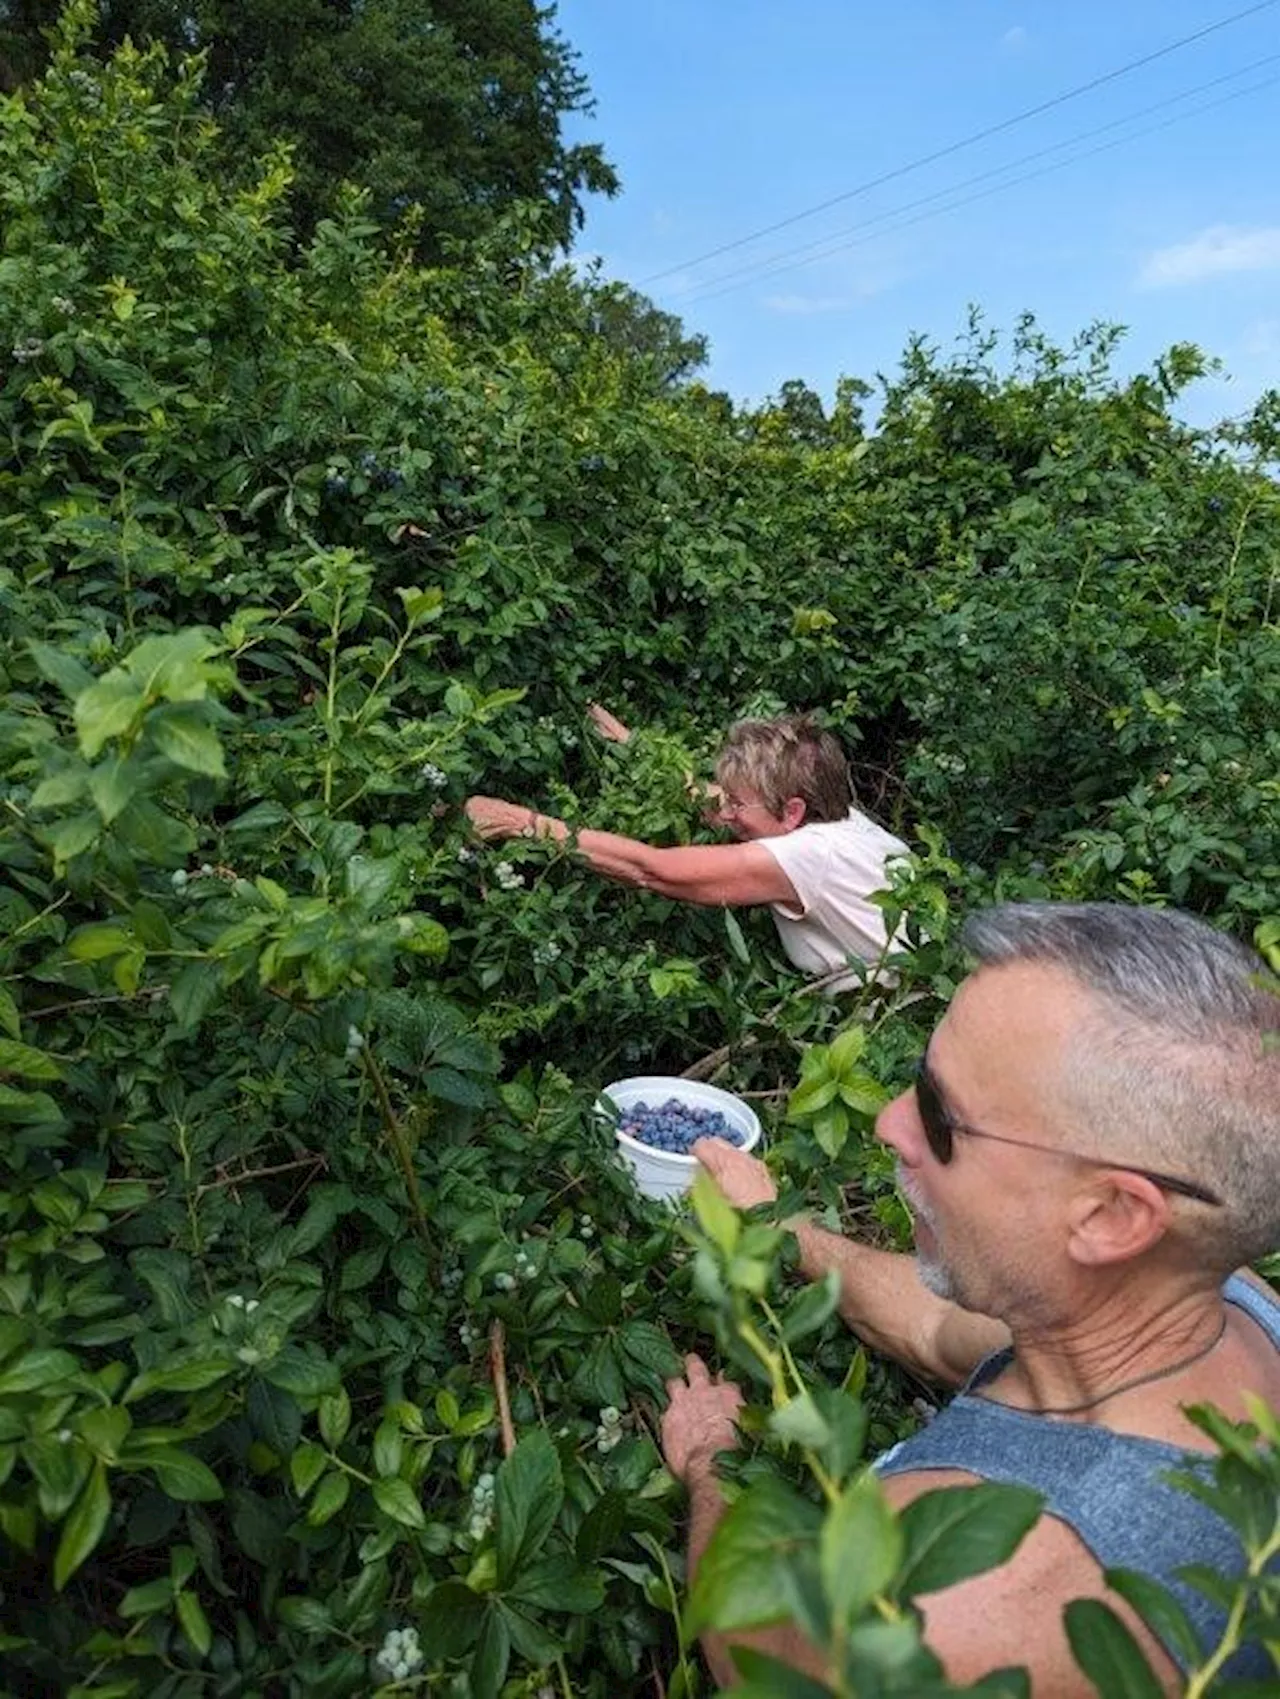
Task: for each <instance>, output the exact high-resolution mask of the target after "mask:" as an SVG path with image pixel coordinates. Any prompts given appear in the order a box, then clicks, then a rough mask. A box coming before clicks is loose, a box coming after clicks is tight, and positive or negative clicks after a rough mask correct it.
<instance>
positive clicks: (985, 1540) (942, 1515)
mask: <svg viewBox="0 0 1280 1699" xmlns="http://www.w3.org/2000/svg"><path fill="white" fill-rule="evenodd" d="M1043 1503H1044V1500H1043V1498H1042V1497H1041V1495H1040V1494H1039V1493H1036V1492H1032V1491H1031V1490H1030V1488H1028V1487H1006V1486H997V1485H995V1484H994V1483H992V1482H981V1483H979V1484H978V1485H977V1486H972V1487H938V1488H936V1489H935V1490H934V1491H933V1492H927V1493H921V1495H920V1497H919V1498H916V1499H913V1500H912V1501H911V1503H910V1504H908V1505H905V1506H904V1507H903V1510H902V1513H901V1523H902V1531H903V1533H904V1535H905V1536H906V1554H905V1556H904V1558H903V1564H902V1569H901V1572H900V1573H899V1576H898V1584H897V1588H896V1589H895V1590H896V1593H897V1595H898V1597H899V1598H903V1599H913V1598H916V1597H917V1596H918V1595H920V1594H922V1593H936V1592H937V1591H938V1590H939V1589H940V1588H942V1587H950V1586H952V1585H954V1583H955V1582H957V1581H965V1580H967V1579H968V1578H969V1577H970V1576H971V1575H981V1574H982V1573H983V1572H984V1571H985V1570H988V1569H994V1568H995V1567H996V1566H997V1565H998V1564H1001V1563H1005V1562H1006V1561H1007V1560H1008V1559H1009V1558H1010V1557H1012V1556H1013V1554H1014V1552H1015V1551H1016V1550H1017V1549H1018V1546H1019V1544H1020V1543H1021V1541H1022V1539H1023V1537H1024V1536H1025V1535H1026V1534H1027V1533H1028V1532H1029V1531H1030V1530H1031V1529H1032V1528H1033V1527H1034V1526H1035V1524H1036V1522H1037V1520H1038V1519H1039V1516H1040V1509H1041V1506H1042V1505H1043Z"/></svg>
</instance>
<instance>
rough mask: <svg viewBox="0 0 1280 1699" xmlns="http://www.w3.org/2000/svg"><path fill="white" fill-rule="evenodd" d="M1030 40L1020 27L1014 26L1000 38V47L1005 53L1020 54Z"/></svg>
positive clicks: (1018, 25) (1019, 25)
mask: <svg viewBox="0 0 1280 1699" xmlns="http://www.w3.org/2000/svg"><path fill="white" fill-rule="evenodd" d="M1030 40H1031V37H1030V36H1029V35H1028V34H1027V32H1026V30H1025V29H1023V27H1022V25H1021V24H1015V25H1014V26H1013V28H1012V29H1007V30H1006V31H1005V32H1004V34H1003V35H1002V36H1001V37H1000V46H1001V47H1002V48H1003V49H1004V51H1005V52H1006V53H1021V52H1022V50H1023V48H1024V47H1026V45H1027V43H1028V42H1029V41H1030Z"/></svg>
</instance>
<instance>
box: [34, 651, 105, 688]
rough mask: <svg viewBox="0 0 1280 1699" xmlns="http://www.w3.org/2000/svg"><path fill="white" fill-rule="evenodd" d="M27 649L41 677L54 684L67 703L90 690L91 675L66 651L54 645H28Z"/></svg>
mask: <svg viewBox="0 0 1280 1699" xmlns="http://www.w3.org/2000/svg"><path fill="white" fill-rule="evenodd" d="M27 648H28V650H29V652H30V654H31V658H32V660H33V661H34V662H35V664H36V665H37V667H39V669H40V673H41V676H42V677H44V678H47V679H48V681H49V683H50V684H56V685H57V687H58V689H59V690H60V691H61V692H62V693H63V695H64V696H65V697H66V698H67V700H68V701H71V702H74V701H75V699H76V697H77V696H79V695H80V693H81V692H82V691H85V690H90V689H92V687H93V684H94V677H93V674H92V673H91V672H89V670H88V669H87V668H86V667H82V666H81V665H80V662H79V661H77V660H76V658H75V656H74V655H72V654H70V653H69V652H68V651H67V650H66V649H60V648H59V647H58V646H57V645H56V644H54V643H28V644H27Z"/></svg>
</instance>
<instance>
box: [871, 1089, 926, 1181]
mask: <svg viewBox="0 0 1280 1699" xmlns="http://www.w3.org/2000/svg"><path fill="white" fill-rule="evenodd" d="M876 1137H877V1138H878V1139H880V1141H881V1142H882V1143H883V1144H887V1145H888V1146H889V1149H890V1150H893V1151H896V1152H897V1154H898V1155H899V1156H900V1157H901V1158H902V1160H903V1162H905V1163H906V1165H907V1166H908V1167H909V1168H914V1167H916V1166H917V1165H918V1164H919V1162H920V1159H921V1157H922V1156H923V1154H924V1149H925V1136H924V1128H923V1127H922V1126H921V1124H920V1116H919V1113H918V1111H917V1109H916V1094H915V1087H914V1086H908V1087H907V1089H906V1090H905V1091H902V1092H899V1093H898V1095H897V1097H895V1098H894V1099H893V1101H892V1102H891V1103H886V1104H885V1106H884V1108H883V1109H882V1110H881V1111H880V1113H879V1114H878V1115H877V1116H876Z"/></svg>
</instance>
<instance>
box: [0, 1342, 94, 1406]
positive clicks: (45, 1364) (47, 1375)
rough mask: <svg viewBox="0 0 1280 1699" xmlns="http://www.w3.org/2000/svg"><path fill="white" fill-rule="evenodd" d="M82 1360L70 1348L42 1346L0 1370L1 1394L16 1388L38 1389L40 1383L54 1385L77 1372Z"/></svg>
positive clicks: (40, 1385) (42, 1385) (43, 1385)
mask: <svg viewBox="0 0 1280 1699" xmlns="http://www.w3.org/2000/svg"><path fill="white" fill-rule="evenodd" d="M79 1372H80V1364H79V1362H78V1361H77V1360H76V1358H74V1357H73V1356H72V1355H71V1353H70V1351H57V1350H54V1349H53V1348H52V1347H50V1346H40V1347H38V1348H37V1349H36V1350H34V1351H28V1352H27V1353H26V1355H25V1356H22V1357H19V1358H18V1360H17V1361H16V1362H14V1363H10V1365H9V1367H8V1368H7V1369H5V1370H4V1371H3V1372H0V1397H3V1396H6V1395H7V1394H11V1393H15V1392H35V1391H36V1390H37V1389H38V1388H40V1387H45V1386H55V1385H57V1383H58V1382H59V1381H63V1380H66V1378H67V1376H68V1375H74V1374H78V1373H79Z"/></svg>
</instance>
